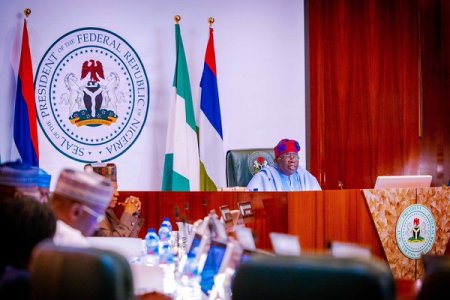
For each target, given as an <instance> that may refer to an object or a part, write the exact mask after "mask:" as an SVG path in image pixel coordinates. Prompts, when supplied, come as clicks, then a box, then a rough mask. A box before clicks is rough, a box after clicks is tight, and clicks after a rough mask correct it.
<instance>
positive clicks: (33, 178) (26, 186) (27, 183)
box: [0, 160, 51, 202]
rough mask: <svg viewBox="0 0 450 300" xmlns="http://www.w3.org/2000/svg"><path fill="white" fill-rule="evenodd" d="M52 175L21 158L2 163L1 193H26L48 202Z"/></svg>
mask: <svg viewBox="0 0 450 300" xmlns="http://www.w3.org/2000/svg"><path fill="white" fill-rule="evenodd" d="M50 179H51V176H50V175H49V174H48V173H47V172H45V171H44V170H43V169H41V168H39V167H34V166H30V165H28V164H24V163H22V162H21V161H20V160H18V161H15V162H7V163H3V164H1V165H0V198H1V195H4V196H7V195H10V196H15V195H16V196H17V195H25V196H29V197H32V198H34V199H36V200H38V201H39V202H47V200H48V194H49V187H50Z"/></svg>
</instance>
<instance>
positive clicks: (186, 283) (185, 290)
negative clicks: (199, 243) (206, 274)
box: [177, 253, 202, 300]
mask: <svg viewBox="0 0 450 300" xmlns="http://www.w3.org/2000/svg"><path fill="white" fill-rule="evenodd" d="M178 295H182V298H177V299H183V300H193V299H201V297H202V292H201V288H200V275H199V273H198V266H197V261H196V259H195V254H194V253H188V255H187V259H186V263H185V265H184V267H183V270H182V276H181V282H180V284H179V289H178Z"/></svg>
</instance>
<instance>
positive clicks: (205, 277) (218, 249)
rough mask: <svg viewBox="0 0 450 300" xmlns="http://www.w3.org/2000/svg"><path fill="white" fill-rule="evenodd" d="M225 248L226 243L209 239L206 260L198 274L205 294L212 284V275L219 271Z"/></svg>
mask: <svg viewBox="0 0 450 300" xmlns="http://www.w3.org/2000/svg"><path fill="white" fill-rule="evenodd" d="M226 249H227V244H225V243H221V242H218V241H211V245H210V247H209V250H208V254H207V256H206V261H205V264H204V266H203V269H202V271H201V274H200V277H201V279H200V287H201V289H202V291H203V292H204V293H206V294H208V293H209V292H210V291H211V289H212V288H213V286H214V277H215V276H216V275H217V273H219V270H220V267H221V265H222V262H223V259H224V256H225V251H226Z"/></svg>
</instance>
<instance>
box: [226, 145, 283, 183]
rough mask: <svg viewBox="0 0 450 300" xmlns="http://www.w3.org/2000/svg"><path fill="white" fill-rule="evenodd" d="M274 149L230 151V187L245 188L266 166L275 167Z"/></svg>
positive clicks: (228, 179)
mask: <svg viewBox="0 0 450 300" xmlns="http://www.w3.org/2000/svg"><path fill="white" fill-rule="evenodd" d="M274 158H275V155H274V153H273V149H272V148H265V149H244V150H229V151H228V152H227V155H226V175H227V186H228V187H245V186H247V184H248V183H249V181H250V179H252V177H253V175H254V174H256V173H257V172H258V171H259V170H260V169H261V168H262V167H264V166H265V165H273V160H274Z"/></svg>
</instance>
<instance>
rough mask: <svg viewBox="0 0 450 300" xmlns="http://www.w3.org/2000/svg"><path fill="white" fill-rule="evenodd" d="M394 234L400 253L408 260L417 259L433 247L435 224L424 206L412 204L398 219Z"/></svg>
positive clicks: (431, 215)
mask: <svg viewBox="0 0 450 300" xmlns="http://www.w3.org/2000/svg"><path fill="white" fill-rule="evenodd" d="M395 232H396V239H397V245H398V247H399V249H400V251H401V252H402V253H403V254H404V255H405V256H406V257H408V258H411V259H419V258H420V257H421V255H423V254H426V253H427V252H428V251H430V250H431V248H432V247H433V244H434V241H435V239H436V222H435V220H434V218H433V214H432V213H431V211H430V210H429V209H428V208H427V207H426V206H424V205H421V204H413V205H410V206H408V207H407V208H406V209H405V210H404V211H403V212H402V214H401V215H400V217H399V218H398V220H397V226H396V230H395Z"/></svg>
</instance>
